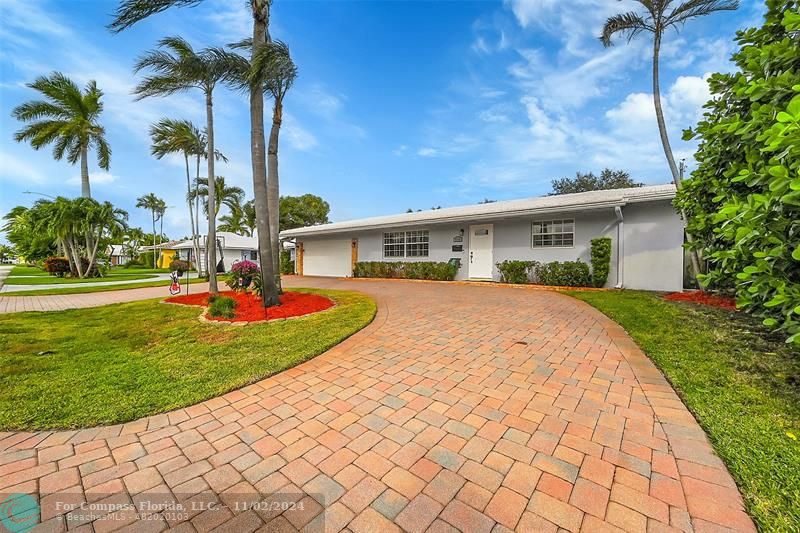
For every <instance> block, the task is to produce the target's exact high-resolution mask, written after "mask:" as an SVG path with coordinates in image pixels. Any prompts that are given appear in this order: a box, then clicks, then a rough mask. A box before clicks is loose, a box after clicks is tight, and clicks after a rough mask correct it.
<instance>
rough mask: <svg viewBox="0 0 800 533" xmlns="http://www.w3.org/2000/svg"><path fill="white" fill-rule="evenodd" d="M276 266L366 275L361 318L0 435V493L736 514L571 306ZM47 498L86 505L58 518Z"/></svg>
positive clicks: (585, 312)
mask: <svg viewBox="0 0 800 533" xmlns="http://www.w3.org/2000/svg"><path fill="white" fill-rule="evenodd" d="M287 283H288V284H293V285H304V286H319V287H333V288H346V289H356V290H361V291H364V292H367V293H369V294H372V295H373V296H375V297H376V299H377V300H378V303H379V312H378V316H377V317H376V319H375V321H374V322H373V323H372V324H371V325H370V326H369V327H367V328H366V329H364V330H363V331H362V332H360V333H358V334H356V335H354V336H353V337H351V338H350V339H348V340H347V341H345V342H344V343H342V344H340V345H339V346H337V347H335V348H334V349H332V350H330V351H329V352H327V353H325V354H323V355H321V356H319V357H317V358H316V359H314V360H312V361H309V362H307V363H305V364H302V365H300V366H298V367H296V368H294V369H292V370H289V371H286V372H283V373H282V374H279V375H277V376H274V377H272V378H269V379H266V380H264V381H261V382H258V383H256V384H253V385H250V386H248V387H246V388H244V389H241V390H238V391H234V392H231V393H229V394H226V395H225V396H222V397H220V398H216V399H213V400H209V401H207V402H204V403H201V404H199V405H195V406H192V407H189V408H186V409H181V410H178V411H174V412H171V413H167V414H164V415H158V416H154V417H150V418H147V419H143V420H139V421H135V422H131V423H128V424H125V425H120V426H114V427H107V428H96V429H88V430H82V431H70V432H56V433H36V434H31V433H25V434H22V433H5V434H0V439H1V440H0V450H5V451H3V452H0V465H2V466H0V492H3V493H29V494H34V495H38V497H40V500H41V506H42V519H43V520H44V522H45V524H44V525H46V526H48V527H52V528H54V529H57V528H63V527H65V524H67V525H68V526H69V527H70V528H75V527H77V526H78V525H79V524H80V523H81V520H86V521H89V520H94V519H96V520H95V521H94V522H92V523H91V526H92V527H94V529H95V530H97V531H105V530H111V529H115V528H119V527H122V526H126V527H128V528H152V529H161V528H165V527H168V526H173V527H179V528H182V529H185V530H193V529H197V530H209V529H213V528H215V527H220V528H221V529H222V530H231V531H236V532H243V531H252V530H256V529H259V528H264V530H265V531H294V530H295V529H305V530H307V531H339V530H343V529H344V530H350V531H353V532H356V533H358V532H380V533H388V532H390V531H399V530H401V529H402V530H406V531H412V532H422V531H436V532H438V531H456V530H460V531H465V532H469V533H473V532H487V533H488V532H490V531H492V532H501V531H507V530H509V529H511V530H517V531H526V532H538V531H557V530H559V529H561V530H568V531H578V530H582V531H592V532H594V531H618V530H620V529H621V530H625V531H667V530H673V531H677V530H682V531H690V530H692V529H694V530H696V531H711V530H715V531H719V530H723V529H724V528H730V529H733V530H745V531H752V530H753V529H754V528H753V524H752V523H751V521H750V519H749V518H748V516H747V515H746V514H745V513H744V512H743V510H742V509H743V507H742V502H741V499H740V496H739V493H738V491H737V490H736V486H735V485H734V483H733V481H732V480H731V477H730V476H729V474H728V473H727V471H726V469H725V467H724V466H723V464H722V463H721V461H720V460H719V458H718V457H717V456H716V455H714V453H713V452H712V450H711V448H710V446H709V445H708V443H707V441H706V438H705V436H704V434H703V432H702V430H701V429H700V427H699V426H698V425H697V423H696V422H695V420H694V419H693V418H692V416H691V415H690V414H689V412H688V411H687V410H686V408H685V407H684V406H683V404H682V403H681V402H680V400H679V399H678V397H677V396H676V395H675V393H674V392H673V390H672V388H671V387H670V386H669V384H668V383H667V382H666V381H665V379H664V378H663V377H662V375H661V374H660V373H659V372H658V371H657V370H656V369H655V367H654V366H653V365H652V364H651V363H650V361H649V360H648V359H647V358H646V357H644V356H643V355H642V353H641V352H640V351H639V350H638V349H637V348H636V347H635V345H634V344H633V342H632V341H631V340H630V339H629V338H628V337H627V335H626V334H625V333H624V332H623V331H622V329H621V328H619V327H618V326H616V325H615V324H614V323H613V322H611V321H610V320H608V319H606V318H605V317H604V316H603V315H601V314H599V313H598V312H596V311H594V310H593V309H591V308H590V307H588V306H587V305H585V304H583V303H581V302H578V301H576V300H573V299H570V298H568V297H566V296H563V295H559V294H556V293H552V292H545V291H536V290H526V289H511V288H500V287H469V286H463V285H443V284H440V285H437V284H431V283H413V282H374V281H343V280H321V279H311V278H306V279H293V280H289V281H288V282H287ZM217 327H218V326H217ZM309 335H313V332H309ZM264 349H265V350H267V349H269V347H268V346H265V347H264ZM96 371H102V369H97V370H96ZM218 500H220V501H222V502H223V503H224V504H226V505H225V506H214V505H208V503H209V502H215V501H218ZM64 501H66V502H68V503H69V502H71V503H73V505H74V504H79V503H81V502H88V503H87V504H86V505H83V506H82V507H78V509H77V510H76V511H73V512H72V513H71V514H70V513H68V514H67V517H66V518H65V517H61V516H58V515H59V513H64V512H65V511H64V509H65V506H64V505H63V502H64ZM58 502H62V505H60V506H59V505H58ZM131 502H133V503H136V504H141V503H142V502H149V503H148V505H147V506H143V507H145V508H146V509H155V511H154V513H153V514H152V515H150V516H147V515H146V513H144V514H139V515H136V514H134V513H133V511H132V510H131V507H130V505H126V504H130V503H131ZM158 502H162V503H163V504H166V507H164V506H163V505H162V506H161V507H158V506H156V505H155V504H156V503H158ZM175 502H178V503H181V504H186V505H183V507H178V506H176V505H175ZM189 502H191V503H193V504H195V505H188V503H189ZM201 502H205V505H199V503H201ZM248 502H250V503H252V502H256V505H255V506H249V505H247V503H248ZM98 503H102V504H103V505H97V504H98ZM110 504H115V505H117V507H113V506H110ZM95 509H99V510H98V511H96V512H95V513H94V514H95V516H92V514H93V513H92V512H90V511H87V510H91V511H94V510H95ZM140 509H141V507H140ZM176 509H177V511H176ZM109 511H114V512H113V513H111V514H110V515H108V516H107V517H105V518H103V517H102V516H103V515H104V514H106V513H108V512H109ZM87 513H89V514H87ZM98 516H100V517H101V518H98ZM144 517H146V518H147V520H145V521H137V520H141V519H142V518H144ZM67 518H68V519H69V520H67Z"/></svg>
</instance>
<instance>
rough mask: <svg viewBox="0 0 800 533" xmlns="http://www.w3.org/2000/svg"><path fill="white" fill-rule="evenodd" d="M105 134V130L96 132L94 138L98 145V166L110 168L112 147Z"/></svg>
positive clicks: (105, 168)
mask: <svg viewBox="0 0 800 533" xmlns="http://www.w3.org/2000/svg"><path fill="white" fill-rule="evenodd" d="M103 134H105V131H102V132H100V133H97V134H95V135H94V136H93V139H92V140H93V141H94V144H95V146H96V147H97V166H99V167H100V168H102V169H103V170H108V169H109V168H110V167H111V147H110V146H109V145H108V141H106V139H105V137H104V136H103Z"/></svg>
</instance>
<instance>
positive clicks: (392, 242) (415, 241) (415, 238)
mask: <svg viewBox="0 0 800 533" xmlns="http://www.w3.org/2000/svg"><path fill="white" fill-rule="evenodd" d="M429 252H430V234H429V233H428V230H415V231H392V232H389V233H384V234H383V257H428V254H429Z"/></svg>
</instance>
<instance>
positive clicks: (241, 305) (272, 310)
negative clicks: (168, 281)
mask: <svg viewBox="0 0 800 533" xmlns="http://www.w3.org/2000/svg"><path fill="white" fill-rule="evenodd" d="M219 294H220V296H228V297H229V298H233V299H234V300H236V316H235V317H233V318H223V317H213V316H206V318H207V319H208V320H214V321H217V322H261V321H264V320H275V319H278V318H289V317H293V316H303V315H309V314H311V313H317V312H319V311H324V310H325V309H330V308H331V307H333V305H334V303H333V301H332V300H330V299H329V298H326V297H324V296H320V295H319V294H308V293H305V292H284V293H283V294H282V295H281V297H280V301H281V304H280V305H277V306H275V307H268V308H267V309H264V308H263V307H261V298H259V297H258V296H256V295H255V294H253V293H243V292H233V291H225V292H220V293H219ZM209 296H210V294H209V293H207V292H201V293H198V294H190V295H188V296H173V297H172V298H167V299H166V300H164V301H165V302H167V303H173V304H183V305H197V306H201V307H208V297H209Z"/></svg>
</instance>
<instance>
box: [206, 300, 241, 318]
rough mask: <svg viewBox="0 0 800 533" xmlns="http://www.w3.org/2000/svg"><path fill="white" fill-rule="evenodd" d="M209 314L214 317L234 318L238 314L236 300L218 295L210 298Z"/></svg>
mask: <svg viewBox="0 0 800 533" xmlns="http://www.w3.org/2000/svg"><path fill="white" fill-rule="evenodd" d="M208 302H209V306H208V314H209V315H211V316H214V317H222V318H233V317H234V316H236V300H234V299H233V298H230V297H228V296H217V297H216V298H213V299H211V298H209V300H208Z"/></svg>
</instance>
